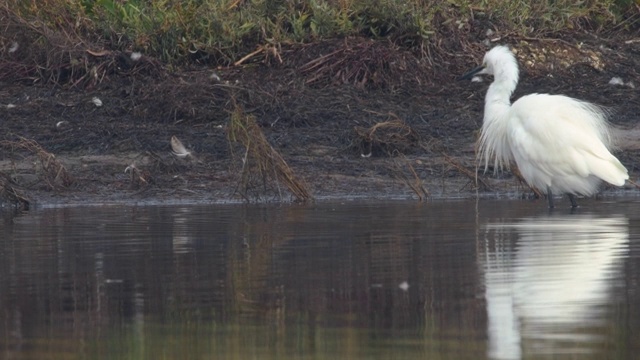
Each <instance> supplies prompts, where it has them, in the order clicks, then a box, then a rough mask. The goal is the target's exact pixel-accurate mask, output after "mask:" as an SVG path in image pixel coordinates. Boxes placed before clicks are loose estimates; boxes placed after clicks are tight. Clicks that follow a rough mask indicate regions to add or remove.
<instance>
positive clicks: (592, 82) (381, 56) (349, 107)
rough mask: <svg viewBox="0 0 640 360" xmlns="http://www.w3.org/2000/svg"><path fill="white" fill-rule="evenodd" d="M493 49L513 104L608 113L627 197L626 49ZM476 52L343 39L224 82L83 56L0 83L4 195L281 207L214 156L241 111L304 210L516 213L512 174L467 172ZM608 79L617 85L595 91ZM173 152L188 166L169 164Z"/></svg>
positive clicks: (281, 52) (245, 69)
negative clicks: (81, 72) (474, 203)
mask: <svg viewBox="0 0 640 360" xmlns="http://www.w3.org/2000/svg"><path fill="white" fill-rule="evenodd" d="M503 43H509V44H511V45H512V46H513V48H514V49H515V50H516V51H517V54H518V58H519V60H520V64H521V70H522V74H521V80H520V85H519V87H518V89H517V90H516V94H514V99H516V98H518V97H520V96H522V95H523V94H527V93H531V92H548V93H561V94H565V95H569V96H573V97H576V98H581V99H584V100H588V101H591V102H595V103H598V104H601V105H604V106H607V107H610V108H611V109H612V110H613V114H614V115H613V116H612V118H611V122H612V123H613V124H614V125H615V126H616V127H617V128H618V129H621V130H622V131H620V132H619V138H620V151H619V152H617V155H618V156H619V158H620V160H621V161H622V162H623V164H625V166H627V168H628V170H629V172H630V175H631V180H633V181H635V179H636V177H637V171H638V166H640V162H639V160H640V142H638V140H639V138H640V128H638V127H637V125H638V114H639V110H640V95H639V91H640V88H636V87H635V86H634V85H633V84H636V85H637V86H639V87H640V77H639V74H638V72H637V71H638V69H640V40H638V39H634V38H633V37H631V36H616V37H615V38H613V39H601V38H598V37H596V36H589V35H581V39H580V40H575V39H571V40H567V39H564V40H553V39H547V40H541V39H536V40H533V39H530V40H525V39H508V40H504V41H503ZM578 44H580V45H579V46H578ZM445 49H446V50H445ZM487 49H488V48H487V47H486V46H485V45H482V43H481V42H478V43H477V44H476V45H468V46H465V47H464V48H463V47H462V46H456V45H448V46H446V47H443V48H442V49H439V50H438V51H434V52H425V53H423V54H415V53H412V52H410V51H407V50H403V49H401V48H398V47H397V46H395V45H394V44H392V43H390V42H387V41H372V40H368V39H357V38H354V39H340V40H334V41H326V42H321V43H315V44H308V45H298V46H291V47H288V48H280V49H272V50H271V51H267V50H265V51H264V52H262V53H259V54H256V55H255V56H254V57H252V58H249V59H246V61H244V62H243V63H242V64H239V65H237V66H233V67H229V68H216V69H212V68H209V67H206V66H199V67H195V66H194V67H193V68H184V69H179V70H176V69H171V68H169V67H167V66H164V65H161V64H159V63H158V61H156V60H154V59H150V58H147V57H145V56H143V57H142V58H141V59H140V60H138V61H132V60H130V58H129V55H130V54H121V53H113V52H104V53H87V54H84V58H85V59H86V60H87V63H88V64H90V65H91V64H93V66H94V67H95V68H97V69H98V70H97V72H96V73H95V76H94V77H88V76H85V77H82V78H79V80H78V81H75V82H74V79H73V74H71V75H69V74H67V76H68V79H62V75H64V74H61V73H58V74H57V75H58V76H57V77H56V78H55V79H54V80H49V81H44V79H43V78H42V77H34V76H23V75H19V74H18V75H15V76H9V75H7V76H3V77H4V79H3V80H0V114H2V116H1V120H0V121H1V124H2V132H1V133H0V140H3V143H2V144H3V146H2V148H1V149H0V173H4V174H7V175H10V178H11V181H9V180H7V181H5V183H4V184H5V187H7V186H11V187H14V188H15V190H16V191H18V192H19V193H20V194H21V195H22V196H24V197H25V198H28V199H30V200H31V201H32V202H35V203H40V204H77V203H132V202H149V203H173V202H226V201H290V200H296V197H295V196H294V195H292V194H291V193H290V192H289V191H288V190H287V184H286V183H283V182H282V181H280V180H278V178H277V177H274V176H272V174H271V173H270V170H269V169H259V166H258V167H256V166H257V165H255V164H250V161H249V159H246V160H247V163H244V162H243V160H244V159H245V154H246V148H245V146H244V145H243V144H240V143H236V142H233V141H230V140H229V137H228V131H229V125H230V123H229V122H230V114H231V113H232V112H233V111H238V109H241V111H242V112H243V113H244V114H247V115H252V116H254V117H255V119H256V121H257V123H258V125H259V127H260V129H261V130H262V132H263V133H264V135H265V137H266V139H267V141H268V143H269V144H270V145H271V147H273V149H274V150H276V151H277V152H279V153H280V155H281V156H282V158H283V159H284V160H285V161H286V163H287V164H288V166H289V167H290V170H291V171H292V173H293V174H295V176H296V177H297V180H298V181H300V182H301V183H302V184H306V186H307V187H308V189H309V191H310V192H311V194H312V195H313V197H314V198H315V199H343V198H366V199H373V198H414V199H420V198H422V199H424V198H427V196H429V197H431V198H461V197H475V196H477V194H480V195H483V196H498V195H507V196H510V197H521V196H524V197H529V196H531V194H532V191H531V190H530V189H529V188H528V187H526V186H524V185H523V184H522V183H521V182H519V181H518V180H517V179H516V178H515V177H513V176H512V175H511V173H504V174H498V175H496V176H494V175H493V174H486V175H485V174H483V173H482V172H476V167H475V161H474V158H475V153H474V142H475V139H476V135H477V130H478V129H479V128H480V126H481V122H482V110H483V99H484V93H485V91H486V88H487V86H488V83H489V82H488V81H485V82H483V83H472V82H467V81H464V82H461V81H456V78H457V77H458V76H459V75H460V74H462V73H463V72H464V71H465V70H467V69H469V68H471V67H473V66H475V65H476V64H477V63H478V62H479V61H480V60H481V58H482V55H483V53H484V51H486V50H487ZM3 56H5V58H4V61H7V56H9V55H6V54H5V55H3ZM11 56H16V57H18V56H20V54H19V53H17V54H12V55H11ZM612 77H620V78H621V79H622V80H623V81H624V82H625V85H617V86H614V85H609V84H608V83H609V81H610V80H611V78H612ZM93 98H97V99H99V100H100V101H101V103H102V106H96V104H95V103H94V101H93ZM172 136H175V137H177V138H178V139H179V140H181V141H182V143H183V144H184V145H185V147H186V148H188V149H190V150H192V151H193V153H194V154H195V158H194V157H190V156H189V157H186V158H179V157H177V156H175V155H173V154H172V148H171V145H170V139H171V137H172ZM567 136H571V134H567ZM21 139H23V140H24V139H29V140H33V141H35V142H36V143H37V144H39V145H40V146H41V147H42V149H43V151H46V152H48V153H50V154H53V155H54V156H55V160H57V161H59V165H61V167H54V168H53V169H54V170H55V171H54V173H55V174H58V173H59V172H60V171H65V170H66V173H68V175H69V176H70V178H71V179H72V181H71V182H70V183H63V182H61V181H59V179H58V178H56V176H57V175H55V174H54V175H52V176H49V177H47V176H46V174H45V173H46V171H51V166H52V165H51V164H50V163H47V162H46V161H45V162H43V160H42V157H40V158H38V157H37V153H36V152H34V151H28V150H25V148H24V147H20V146H17V145H19V142H20V141H21ZM48 161H53V160H48ZM47 167H49V168H47ZM62 167H63V168H62ZM61 168H62V169H61ZM125 170H126V172H125ZM476 174H478V175H477V176H478V180H476ZM626 189H627V191H628V192H629V193H631V192H634V193H635V191H637V190H635V187H634V186H633V185H628V186H627V187H626Z"/></svg>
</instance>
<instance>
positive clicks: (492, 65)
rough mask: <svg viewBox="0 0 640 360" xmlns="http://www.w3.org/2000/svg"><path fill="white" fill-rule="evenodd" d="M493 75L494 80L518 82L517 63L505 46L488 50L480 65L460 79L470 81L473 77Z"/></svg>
mask: <svg viewBox="0 0 640 360" xmlns="http://www.w3.org/2000/svg"><path fill="white" fill-rule="evenodd" d="M483 74H485V75H493V76H494V77H495V80H496V81H497V80H501V81H513V82H517V81H518V63H517V61H516V57H515V55H513V53H512V52H511V50H509V48H508V47H507V46H504V45H499V46H496V47H494V48H493V49H491V50H489V51H488V52H487V53H486V54H485V55H484V59H483V60H482V65H480V66H478V67H477V68H475V69H473V70H471V71H469V72H468V73H466V74H464V75H462V76H461V77H460V79H461V80H464V79H471V78H472V77H473V76H474V75H483Z"/></svg>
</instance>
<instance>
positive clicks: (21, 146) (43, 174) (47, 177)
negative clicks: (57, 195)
mask: <svg viewBox="0 0 640 360" xmlns="http://www.w3.org/2000/svg"><path fill="white" fill-rule="evenodd" d="M0 145H2V147H4V148H7V149H10V151H11V152H15V151H16V150H24V151H27V152H29V153H31V154H33V155H35V156H36V157H37V158H38V160H39V163H40V166H39V168H38V169H36V172H37V173H38V177H39V178H40V180H42V181H43V182H44V184H45V185H46V186H47V188H49V189H50V190H59V189H62V188H68V187H69V186H71V185H72V184H73V182H74V180H73V177H71V175H70V174H69V172H68V171H67V169H66V168H65V166H64V165H63V164H62V163H61V162H60V161H59V160H58V159H56V157H55V155H53V154H52V153H50V152H48V151H46V150H45V149H44V148H43V147H42V146H40V144H38V143H37V142H36V141H35V140H31V139H26V138H24V137H19V138H18V140H15V141H12V140H4V141H2V142H0Z"/></svg>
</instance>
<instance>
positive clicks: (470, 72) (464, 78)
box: [458, 65, 484, 80]
mask: <svg viewBox="0 0 640 360" xmlns="http://www.w3.org/2000/svg"><path fill="white" fill-rule="evenodd" d="M482 70H484V65H480V66H478V67H477V68H475V69H473V70H471V71H469V72H468V73H466V74H464V75H462V76H460V77H459V78H458V80H469V79H471V78H472V77H473V75H475V74H477V73H479V72H480V71H482Z"/></svg>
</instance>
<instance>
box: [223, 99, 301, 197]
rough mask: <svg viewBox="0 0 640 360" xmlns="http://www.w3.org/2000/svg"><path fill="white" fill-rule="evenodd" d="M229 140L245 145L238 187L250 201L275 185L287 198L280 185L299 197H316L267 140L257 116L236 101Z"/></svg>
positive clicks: (278, 192)
mask: <svg viewBox="0 0 640 360" xmlns="http://www.w3.org/2000/svg"><path fill="white" fill-rule="evenodd" d="M228 136H229V141H230V142H231V143H232V144H234V143H236V144H240V145H242V147H244V154H243V155H242V156H241V162H242V170H241V179H240V182H239V183H238V187H237V188H236V191H237V192H238V193H239V194H240V195H241V196H242V197H243V198H244V199H245V200H247V201H250V200H251V199H252V198H254V197H255V198H259V197H260V195H261V194H266V193H268V192H269V190H270V189H269V188H270V186H271V185H274V186H275V187H276V192H277V195H278V197H279V198H280V199H282V198H283V195H282V192H281V190H280V185H284V186H285V187H286V188H287V189H288V190H289V192H291V194H292V195H293V196H294V197H295V199H296V200H297V201H303V202H304V201H309V200H312V199H313V196H312V195H311V191H310V190H309V188H308V187H307V185H306V184H305V183H304V182H303V181H302V180H301V179H299V178H298V177H297V176H296V175H295V174H294V172H293V169H291V167H289V165H288V164H287V162H286V161H285V160H284V159H283V158H282V155H280V153H279V152H278V151H276V150H275V149H274V148H273V147H272V146H271V145H270V144H269V142H268V141H267V138H266V137H265V136H264V133H263V132H262V130H261V129H260V127H259V126H258V124H257V123H256V120H255V118H254V117H253V116H251V115H247V114H245V113H244V111H242V109H241V108H240V107H239V106H237V105H236V107H235V109H234V110H233V111H232V112H231V120H230V124H229V133H228Z"/></svg>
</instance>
